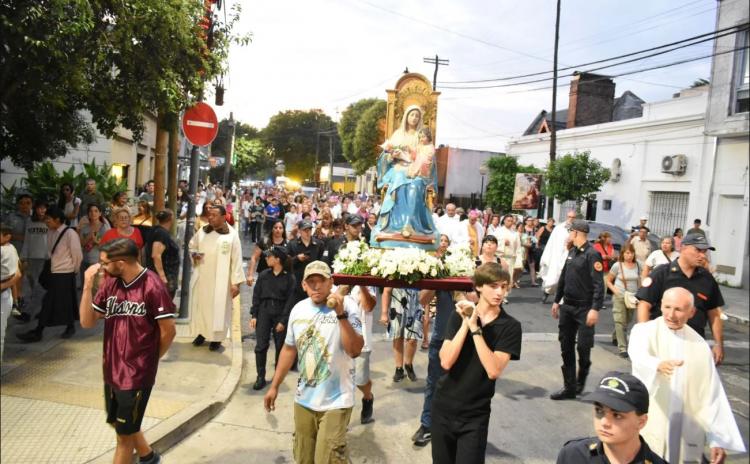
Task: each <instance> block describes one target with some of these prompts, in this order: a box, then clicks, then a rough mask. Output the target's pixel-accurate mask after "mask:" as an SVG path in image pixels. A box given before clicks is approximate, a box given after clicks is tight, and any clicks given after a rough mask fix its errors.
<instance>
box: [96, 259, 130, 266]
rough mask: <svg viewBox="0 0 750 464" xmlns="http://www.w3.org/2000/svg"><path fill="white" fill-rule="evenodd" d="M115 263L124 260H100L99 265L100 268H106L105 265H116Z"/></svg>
mask: <svg viewBox="0 0 750 464" xmlns="http://www.w3.org/2000/svg"><path fill="white" fill-rule="evenodd" d="M117 261H125V260H124V259H112V260H109V261H104V260H103V259H100V260H99V264H101V265H102V266H106V265H107V264H112V263H116V262H117Z"/></svg>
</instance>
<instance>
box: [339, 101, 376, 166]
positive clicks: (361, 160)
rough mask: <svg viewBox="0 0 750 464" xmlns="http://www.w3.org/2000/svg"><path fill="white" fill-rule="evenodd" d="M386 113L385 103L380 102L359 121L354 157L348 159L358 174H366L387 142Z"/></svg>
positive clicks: (371, 107) (355, 136)
mask: <svg viewBox="0 0 750 464" xmlns="http://www.w3.org/2000/svg"><path fill="white" fill-rule="evenodd" d="M385 111H386V103H385V101H384V100H378V101H376V102H375V103H374V104H372V105H371V106H370V107H369V108H367V110H365V112H364V113H362V116H361V117H360V118H359V121H357V130H356V131H355V135H354V147H353V150H352V155H351V156H350V157H347V159H348V160H349V162H350V163H351V165H352V167H353V168H354V170H355V171H356V172H357V174H364V172H365V171H367V170H368V169H369V168H370V167H372V166H374V165H375V163H376V161H377V158H378V154H380V152H381V148H380V145H381V144H382V143H383V141H384V140H385ZM342 144H343V141H342Z"/></svg>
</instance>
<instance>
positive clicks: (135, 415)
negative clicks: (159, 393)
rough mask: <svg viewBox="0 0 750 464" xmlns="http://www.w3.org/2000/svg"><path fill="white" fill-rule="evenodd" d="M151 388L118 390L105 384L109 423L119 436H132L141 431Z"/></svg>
mask: <svg viewBox="0 0 750 464" xmlns="http://www.w3.org/2000/svg"><path fill="white" fill-rule="evenodd" d="M150 396H151V387H146V388H141V389H139V390H118V389H117V388H115V387H113V386H112V385H107V384H104V407H105V409H106V410H107V423H108V424H109V425H111V426H112V427H114V428H115V431H116V432H117V434H118V435H132V434H134V433H136V432H140V431H141V422H143V413H144V412H145V411H146V405H147V404H148V398H149V397H150Z"/></svg>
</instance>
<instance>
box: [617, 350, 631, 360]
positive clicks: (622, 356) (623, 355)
mask: <svg viewBox="0 0 750 464" xmlns="http://www.w3.org/2000/svg"><path fill="white" fill-rule="evenodd" d="M619 356H620V357H621V358H622V359H629V358H630V356H628V352H627V351H620V354H619Z"/></svg>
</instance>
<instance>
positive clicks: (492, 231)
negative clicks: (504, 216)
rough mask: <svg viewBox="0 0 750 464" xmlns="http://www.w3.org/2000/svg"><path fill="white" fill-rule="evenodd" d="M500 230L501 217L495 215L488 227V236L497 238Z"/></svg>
mask: <svg viewBox="0 0 750 464" xmlns="http://www.w3.org/2000/svg"><path fill="white" fill-rule="evenodd" d="M498 229H500V215H499V214H493V215H492V216H491V218H490V224H489V225H488V226H487V234H486V235H494V236H495V238H497V232H498Z"/></svg>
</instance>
